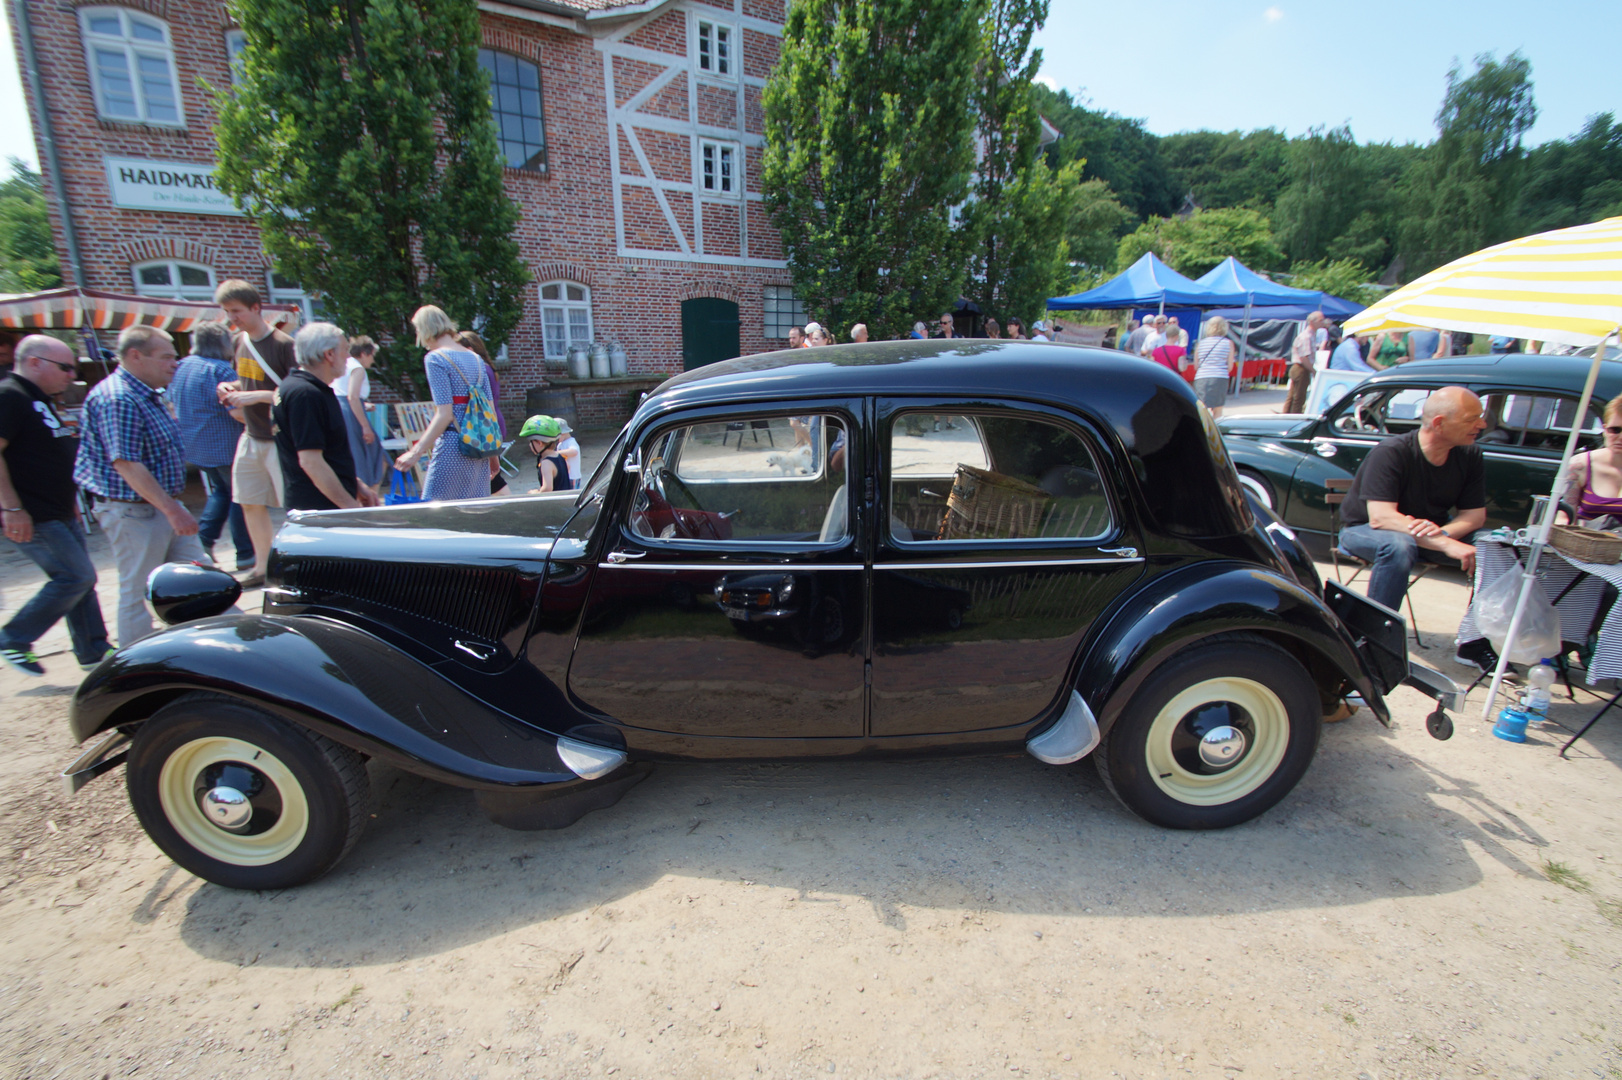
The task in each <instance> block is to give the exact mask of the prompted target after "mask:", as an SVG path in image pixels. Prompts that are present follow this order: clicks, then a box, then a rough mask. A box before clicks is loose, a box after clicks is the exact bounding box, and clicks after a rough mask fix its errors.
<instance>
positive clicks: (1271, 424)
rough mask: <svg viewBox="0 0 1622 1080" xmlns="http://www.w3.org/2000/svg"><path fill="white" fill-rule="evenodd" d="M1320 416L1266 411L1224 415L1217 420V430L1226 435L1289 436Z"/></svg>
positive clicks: (1309, 425)
mask: <svg viewBox="0 0 1622 1080" xmlns="http://www.w3.org/2000/svg"><path fill="white" fill-rule="evenodd" d="M1317 419H1318V418H1317V417H1316V416H1302V415H1300V414H1288V415H1284V416H1279V415H1277V414H1276V413H1272V414H1270V413H1264V414H1261V415H1256V416H1224V417H1223V418H1222V419H1220V420H1218V421H1217V430H1218V431H1220V432H1222V434H1224V435H1249V436H1250V437H1251V438H1277V439H1283V438H1288V437H1290V436H1292V435H1299V434H1301V433H1302V432H1304V431H1306V430H1307V429H1308V428H1310V427H1311V426H1312V425H1313V423H1314V422H1315V421H1316V420H1317Z"/></svg>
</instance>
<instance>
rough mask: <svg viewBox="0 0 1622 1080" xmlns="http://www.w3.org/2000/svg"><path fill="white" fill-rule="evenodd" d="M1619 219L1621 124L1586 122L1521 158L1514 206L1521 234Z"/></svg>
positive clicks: (1599, 119)
mask: <svg viewBox="0 0 1622 1080" xmlns="http://www.w3.org/2000/svg"><path fill="white" fill-rule="evenodd" d="M1619 214H1622V124H1618V123H1617V122H1616V118H1615V117H1614V116H1612V114H1610V113H1600V114H1599V115H1597V116H1590V117H1589V118H1588V122H1587V123H1586V124H1584V125H1583V130H1582V131H1580V132H1578V133H1577V134H1576V135H1573V136H1572V137H1571V138H1569V139H1555V140H1551V141H1550V142H1546V143H1544V144H1543V145H1542V146H1539V147H1538V148H1537V149H1535V150H1532V151H1531V152H1530V153H1528V154H1527V156H1526V182H1525V184H1523V185H1522V187H1521V191H1520V196H1519V199H1518V201H1517V206H1516V216H1517V218H1519V220H1520V222H1521V224H1520V227H1519V228H1520V231H1521V232H1522V233H1534V232H1546V231H1548V230H1549V229H1564V228H1567V227H1569V226H1572V225H1586V224H1588V223H1589V222H1591V221H1599V220H1601V219H1603V218H1608V217H1615V216H1617V215H1619Z"/></svg>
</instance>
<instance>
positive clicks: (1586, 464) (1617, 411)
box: [1566, 397, 1622, 531]
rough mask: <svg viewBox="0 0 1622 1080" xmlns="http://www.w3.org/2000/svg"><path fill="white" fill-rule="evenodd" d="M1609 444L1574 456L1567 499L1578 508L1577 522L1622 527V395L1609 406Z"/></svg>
mask: <svg viewBox="0 0 1622 1080" xmlns="http://www.w3.org/2000/svg"><path fill="white" fill-rule="evenodd" d="M1604 417H1605V430H1604V432H1603V438H1604V443H1605V445H1604V446H1602V447H1601V448H1600V449H1598V450H1590V451H1588V452H1587V453H1584V454H1578V455H1577V456H1575V457H1573V458H1572V459H1571V471H1570V472H1569V473H1567V475H1568V476H1569V477H1570V478H1571V480H1570V484H1569V486H1568V487H1567V488H1566V501H1567V502H1569V503H1571V504H1572V505H1574V506H1575V507H1576V508H1577V524H1579V525H1585V526H1587V527H1588V528H1590V529H1606V530H1610V531H1617V530H1619V529H1622V397H1614V398H1612V399H1611V400H1610V401H1609V402H1608V403H1607V404H1606V406H1605V413H1604Z"/></svg>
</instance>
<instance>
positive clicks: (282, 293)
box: [265, 270, 326, 326]
mask: <svg viewBox="0 0 1622 1080" xmlns="http://www.w3.org/2000/svg"><path fill="white" fill-rule="evenodd" d="M278 277H280V278H281V279H282V280H283V281H284V282H293V284H291V285H286V284H284V285H278V284H276V279H277V278H278ZM265 285H266V289H265V295H266V296H267V297H268V298H269V302H270V303H272V304H297V305H298V310H299V319H300V321H301V322H302V323H303V325H305V326H308V325H310V324H311V323H313V322H323V321H326V312H325V311H317V310H316V309H315V305H316V304H319V303H320V302H321V294H320V293H312V292H308V291H307V290H306V289H305V288H304V286H303V285H300V284H298V283H297V282H294V281H293V278H291V277H290V276H288V275H287V274H283V273H282V272H281V271H279V270H269V271H266V273H265Z"/></svg>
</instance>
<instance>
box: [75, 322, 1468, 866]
mask: <svg viewBox="0 0 1622 1080" xmlns="http://www.w3.org/2000/svg"><path fill="white" fill-rule="evenodd" d="M740 432H742V433H749V434H755V433H764V434H767V435H768V436H769V438H768V439H766V440H758V439H756V440H751V441H749V442H747V443H746V442H745V441H744V439H743V436H742V434H738V433H740ZM733 434H737V436H738V437H737V441H736V442H735V443H730V442H729V436H730V435H733ZM271 579H272V580H271V583H270V585H269V587H268V588H267V589H266V591H265V603H264V610H263V611H262V612H261V613H258V614H237V613H231V614H218V613H219V612H223V611H224V610H225V609H226V608H227V607H228V606H229V604H230V603H231V601H232V600H233V599H234V598H235V589H236V587H235V583H234V582H231V581H230V579H229V578H227V577H225V575H223V574H220V573H218V572H217V571H212V570H209V569H207V568H204V567H200V566H191V565H170V566H168V567H164V568H160V570H159V571H157V572H156V573H155V574H154V575H153V578H152V581H151V583H150V587H149V594H150V596H151V599H152V601H153V604H154V606H155V607H156V608H157V609H158V610H159V612H160V614H163V615H165V617H166V620H170V621H173V620H176V619H180V618H186V619H191V620H193V621H188V622H180V623H178V624H177V625H173V626H172V628H170V629H168V630H165V631H163V632H161V633H158V634H156V635H153V636H151V637H149V638H147V639H145V640H143V641H139V642H137V643H135V644H133V645H130V646H127V647H125V648H123V649H121V650H120V651H119V652H118V653H117V654H115V655H114V656H113V657H111V658H109V659H108V660H107V661H106V662H104V663H103V664H102V665H101V666H100V667H98V668H97V669H96V670H95V671H94V672H93V673H92V674H91V675H90V676H89V678H87V679H86V680H85V682H84V684H83V686H81V687H80V689H79V691H78V694H77V695H76V697H75V698H74V702H73V709H72V725H73V732H74V735H75V736H76V737H77V738H78V739H79V740H81V741H84V740H90V739H93V738H98V737H99V740H100V741H99V742H98V743H97V744H96V745H95V746H94V748H93V749H91V750H89V751H88V752H87V753H86V754H84V755H83V756H82V757H81V758H80V759H79V761H77V762H76V763H75V764H74V765H73V767H72V768H71V769H70V770H69V772H68V773H67V782H68V785H69V787H70V788H76V787H77V786H79V785H81V784H83V783H84V782H85V781H87V780H88V779H89V778H90V777H92V776H94V775H96V774H98V773H100V772H103V771H106V770H107V769H109V768H111V767H113V766H115V765H116V764H117V763H119V762H120V761H125V760H127V771H126V779H127V784H128V788H129V793H130V799H131V802H132V803H133V805H134V808H135V811H136V813H137V814H138V815H139V817H140V820H141V822H142V824H143V825H144V826H145V828H146V829H147V831H148V833H149V834H150V835H151V836H152V838H153V839H154V840H155V841H156V842H157V843H158V845H159V846H160V847H161V848H163V850H164V851H165V852H167V853H168V854H169V855H170V856H171V857H172V858H174V860H175V861H176V862H178V863H180V864H181V865H182V866H184V867H185V868H186V869H188V870H190V871H192V872H194V873H196V874H198V875H200V876H202V877H205V878H207V879H209V880H211V881H215V882H218V883H220V884H223V885H228V886H233V887H238V888H269V887H280V886H286V885H291V884H295V883H298V882H301V881H306V880H309V879H310V878H313V877H316V876H318V875H320V874H322V873H324V872H325V871H327V870H328V869H330V868H331V867H332V866H333V865H334V864H335V863H336V862H337V861H338V860H339V859H340V858H341V857H342V856H343V854H344V853H345V852H347V851H348V850H349V848H350V847H352V846H353V845H354V844H355V842H356V839H357V838H358V836H359V835H360V831H361V826H362V825H363V823H364V821H365V819H366V813H365V808H366V806H367V771H366V762H367V760H368V759H370V758H376V759H379V760H380V761H384V762H387V763H390V764H392V765H394V766H397V767H399V768H402V769H406V770H409V771H412V772H415V773H420V774H422V775H424V776H427V777H431V778H433V779H437V780H441V781H443V782H445V783H447V784H454V785H458V786H461V787H465V788H469V789H472V790H473V791H474V792H475V793H476V795H477V797H478V801H479V803H480V804H481V806H482V807H483V808H484V810H485V811H486V812H487V813H488V814H489V816H490V817H492V818H493V819H494V820H495V821H497V822H500V823H502V824H504V825H510V826H513V827H516V828H556V827H561V826H564V825H567V824H569V823H571V822H573V821H574V820H576V819H577V818H579V817H580V816H581V815H582V814H584V813H586V812H588V811H590V810H594V809H599V808H602V807H605V806H608V805H610V804H612V803H613V802H615V801H616V800H617V799H618V798H619V797H620V796H621V795H622V794H623V793H624V792H625V791H626V790H627V789H628V788H629V787H630V786H631V785H633V784H635V783H637V782H638V781H639V780H641V779H642V778H643V777H644V776H645V775H646V774H647V772H648V771H649V770H650V769H651V767H652V765H653V763H656V762H660V761H692V760H716V759H770V760H783V759H801V760H805V759H831V758H852V757H902V756H916V755H935V754H967V753H1008V752H1013V751H1028V752H1030V753H1031V754H1033V755H1034V756H1035V757H1037V758H1039V759H1040V760H1042V761H1044V762H1047V763H1050V764H1052V765H1055V766H1065V765H1069V764H1071V763H1073V762H1076V761H1078V760H1079V759H1081V758H1082V757H1084V756H1087V755H1089V754H1090V755H1091V756H1092V757H1093V759H1094V760H1095V761H1096V762H1097V765H1098V769H1099V772H1100V773H1101V774H1102V776H1103V777H1104V780H1105V781H1106V783H1107V784H1108V785H1109V786H1110V788H1111V789H1112V790H1113V791H1114V792H1115V793H1116V794H1117V795H1118V796H1119V797H1120V798H1121V800H1122V801H1123V802H1124V803H1125V804H1126V805H1127V806H1129V807H1131V808H1132V809H1133V810H1135V811H1136V812H1137V813H1139V814H1141V815H1142V816H1143V817H1145V818H1147V819H1148V820H1150V821H1152V822H1155V823H1158V824H1160V825H1163V826H1168V827H1173V828H1219V827H1223V826H1228V825H1233V824H1237V823H1239V822H1242V821H1246V820H1248V819H1250V818H1252V817H1255V816H1256V815H1257V814H1260V813H1262V812H1263V811H1265V810H1267V809H1268V808H1269V807H1271V806H1273V805H1274V804H1275V803H1277V802H1278V801H1279V800H1280V799H1281V798H1283V797H1284V796H1285V795H1286V794H1287V793H1288V792H1289V791H1290V790H1291V788H1293V787H1294V786H1295V784H1296V782H1297V781H1298V780H1299V779H1300V778H1301V776H1302V774H1303V773H1304V772H1305V771H1306V769H1307V766H1308V764H1309V762H1310V761H1311V759H1312V756H1313V753H1314V751H1315V749H1316V747H1317V745H1318V737H1319V731H1320V726H1321V717H1322V716H1323V715H1324V714H1325V713H1326V712H1328V711H1329V710H1330V709H1331V708H1333V707H1335V706H1336V705H1337V704H1338V703H1339V702H1340V701H1341V700H1342V699H1344V698H1345V697H1347V696H1348V695H1352V694H1356V695H1359V696H1360V697H1361V700H1362V701H1363V702H1364V703H1365V704H1366V705H1367V707H1368V710H1369V711H1370V712H1371V713H1373V714H1374V715H1375V716H1376V717H1378V718H1379V719H1381V720H1382V721H1385V720H1388V715H1389V714H1388V712H1387V708H1386V704H1385V695H1386V694H1387V693H1388V692H1389V691H1390V690H1391V689H1392V688H1393V687H1395V686H1396V685H1397V684H1398V683H1400V682H1403V681H1405V680H1406V681H1409V682H1412V683H1414V684H1415V685H1419V686H1421V688H1422V689H1426V691H1427V692H1429V693H1431V694H1432V696H1438V697H1439V700H1442V701H1444V702H1448V701H1450V700H1451V699H1450V698H1449V697H1448V695H1449V694H1450V693H1452V692H1455V688H1453V687H1452V684H1451V683H1449V682H1447V680H1445V679H1443V678H1441V677H1440V676H1437V675H1435V674H1434V673H1431V672H1428V671H1427V670H1424V669H1417V668H1416V669H1414V670H1410V667H1409V664H1408V659H1407V655H1406V652H1405V650H1404V646H1403V633H1404V628H1403V625H1402V621H1401V619H1400V618H1399V617H1398V616H1397V615H1396V614H1395V613H1393V612H1390V611H1387V610H1385V609H1383V608H1379V607H1377V606H1375V605H1373V604H1371V603H1369V602H1368V601H1366V600H1364V599H1362V598H1361V597H1358V596H1354V595H1350V594H1347V593H1345V592H1344V591H1342V590H1340V589H1339V588H1338V587H1337V586H1335V585H1332V584H1331V585H1329V586H1328V587H1327V588H1326V587H1325V586H1324V585H1323V584H1322V583H1321V582H1320V581H1319V579H1318V576H1317V574H1316V572H1315V571H1314V569H1313V567H1312V563H1311V562H1310V560H1308V559H1307V558H1306V557H1305V556H1304V555H1303V554H1302V552H1301V550H1300V549H1299V548H1298V547H1297V546H1296V545H1295V543H1294V542H1293V539H1292V536H1291V533H1290V531H1289V530H1288V529H1286V528H1285V527H1283V526H1282V525H1281V524H1280V523H1279V522H1278V521H1277V520H1276V519H1275V518H1273V517H1272V516H1271V515H1270V514H1268V513H1267V512H1266V511H1265V510H1264V509H1261V508H1259V507H1257V506H1256V505H1255V504H1254V502H1253V501H1250V500H1247V496H1246V495H1245V493H1244V489H1243V488H1241V486H1240V485H1239V481H1238V477H1237V476H1236V475H1235V473H1234V469H1233V466H1232V465H1231V464H1230V463H1229V461H1228V459H1227V456H1226V454H1225V453H1224V452H1223V448H1222V442H1221V439H1220V438H1219V437H1218V435H1217V431H1216V428H1215V427H1214V426H1213V424H1212V423H1211V420H1210V418H1209V415H1208V414H1207V413H1206V412H1205V410H1204V409H1203V408H1202V407H1201V406H1199V405H1198V404H1197V403H1196V402H1195V400H1194V398H1193V396H1192V395H1191V393H1190V392H1189V390H1188V387H1187V386H1186V385H1185V384H1184V383H1183V382H1182V381H1181V380H1179V379H1177V378H1175V377H1174V376H1173V375H1172V374H1171V373H1170V372H1167V371H1165V370H1164V369H1162V368H1160V367H1158V366H1156V365H1151V364H1144V363H1142V362H1141V361H1138V360H1134V359H1131V358H1127V357H1123V356H1120V355H1119V354H1115V353H1110V352H1104V351H1101V350H1093V349H1078V348H1072V347H1068V346H1062V345H1053V344H1035V343H1028V342H1018V343H1015V342H987V341H961V342H960V341H943V342H895V343H888V344H871V345H850V346H838V347H828V348H821V349H816V350H802V351H795V352H781V353H772V354H768V355H764V356H756V357H750V358H746V359H741V360H733V361H728V362H726V363H721V364H716V365H714V366H711V367H707V368H703V369H701V370H698V371H692V372H688V373H687V374H684V375H681V376H678V377H677V378H674V379H672V380H670V381H669V382H668V383H666V384H665V385H664V386H663V387H662V388H661V389H660V390H659V391H658V392H657V393H655V394H653V395H652V396H650V397H648V398H647V399H646V400H645V401H644V402H643V403H642V405H641V407H640V408H639V409H638V410H637V412H636V415H635V417H634V418H633V419H632V420H631V422H630V423H629V424H628V425H627V427H626V428H625V430H624V431H623V432H621V433H620V435H619V437H618V438H617V439H616V440H615V442H614V444H613V447H612V449H610V450H609V452H608V453H607V455H606V456H605V457H604V459H603V463H602V465H601V466H600V467H599V468H598V469H597V471H596V474H595V475H594V476H593V477H592V478H591V479H590V481H589V482H588V483H587V484H586V485H585V488H584V489H583V490H582V491H580V492H579V493H569V494H566V495H561V496H557V495H554V496H539V497H534V498H509V499H490V500H481V501H477V502H462V503H443V504H424V505H417V506H401V507H385V508H376V509H370V510H356V511H333V512H328V513H319V514H298V515H292V516H290V519H289V521H288V524H287V525H286V526H285V527H284V528H283V529H282V531H281V532H280V534H279V535H278V537H277V541H276V547H275V551H274V554H273V556H272V560H271ZM745 612H747V613H750V614H742V613H745ZM762 613H766V617H765V618H755V617H754V616H755V615H760V614H762ZM771 613H776V614H775V621H778V622H782V623H783V624H784V625H785V626H786V627H787V628H788V629H789V632H787V633H740V632H739V630H738V629H737V628H736V627H737V626H738V625H739V624H742V625H746V626H748V625H757V626H758V625H760V624H763V623H767V622H772V621H774V616H773V615H772V614H771ZM740 616H741V617H740ZM1433 721H1434V723H1435V725H1436V730H1434V731H1433V733H1438V734H1445V732H1443V731H1442V729H1444V728H1445V727H1446V718H1445V714H1443V713H1442V711H1441V709H1440V707H1439V708H1438V709H1437V711H1436V713H1434V714H1433Z"/></svg>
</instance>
